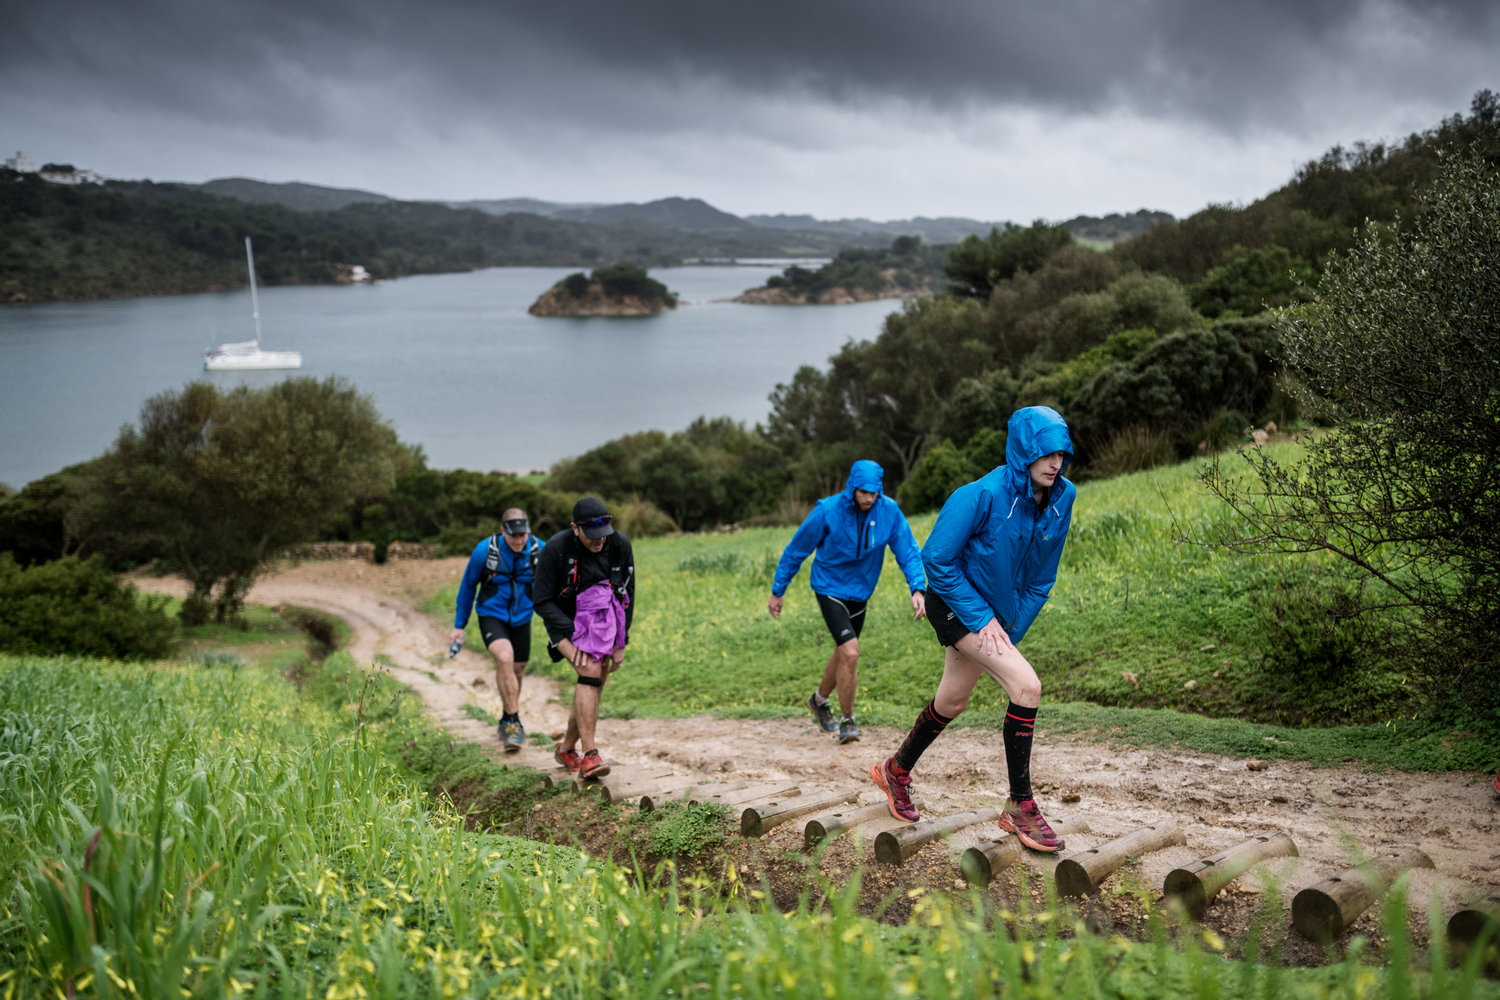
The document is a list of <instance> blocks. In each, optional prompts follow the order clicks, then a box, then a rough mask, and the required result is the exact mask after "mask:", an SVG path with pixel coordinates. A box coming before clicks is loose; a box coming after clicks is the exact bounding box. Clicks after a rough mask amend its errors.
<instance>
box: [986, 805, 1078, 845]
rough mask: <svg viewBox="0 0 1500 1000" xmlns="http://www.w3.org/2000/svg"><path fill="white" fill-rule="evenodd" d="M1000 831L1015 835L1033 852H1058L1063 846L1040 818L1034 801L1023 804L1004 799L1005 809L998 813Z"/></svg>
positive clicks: (1039, 812)
mask: <svg viewBox="0 0 1500 1000" xmlns="http://www.w3.org/2000/svg"><path fill="white" fill-rule="evenodd" d="M1000 829H1002V830H1005V831H1007V832H1009V833H1013V834H1015V835H1016V836H1017V837H1019V838H1021V843H1023V844H1025V845H1026V846H1027V847H1029V848H1031V849H1032V850H1033V851H1060V850H1062V849H1063V846H1064V845H1063V839H1062V838H1061V837H1059V836H1058V835H1057V834H1056V833H1054V832H1053V830H1052V827H1050V826H1048V825H1047V821H1046V820H1045V819H1043V818H1042V810H1041V809H1040V808H1039V807H1038V806H1037V804H1036V799H1027V800H1026V801H1025V802H1015V801H1012V800H1011V799H1006V800H1005V808H1004V809H1002V810H1001V811H1000Z"/></svg>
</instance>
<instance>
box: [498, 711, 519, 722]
mask: <svg viewBox="0 0 1500 1000" xmlns="http://www.w3.org/2000/svg"><path fill="white" fill-rule="evenodd" d="M500 721H501V722H520V721H521V713H520V712H501V713H500Z"/></svg>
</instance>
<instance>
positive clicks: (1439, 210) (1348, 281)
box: [1204, 152, 1500, 702]
mask: <svg viewBox="0 0 1500 1000" xmlns="http://www.w3.org/2000/svg"><path fill="white" fill-rule="evenodd" d="M1421 201H1422V205H1421V208H1422V211H1421V213H1420V215H1419V217H1418V218H1419V221H1418V222H1417V223H1416V224H1415V225H1412V226H1409V227H1406V226H1403V227H1400V228H1398V229H1395V230H1386V231H1384V232H1381V231H1380V230H1377V229H1373V228H1372V229H1371V230H1370V231H1368V232H1366V233H1365V234H1364V235H1362V236H1361V238H1359V239H1358V240H1357V241H1356V243H1355V245H1354V247H1353V248H1352V249H1351V250H1350V251H1349V252H1348V253H1347V254H1342V255H1339V256H1338V257H1336V258H1335V259H1334V260H1333V261H1332V262H1331V263H1330V265H1329V267H1328V270H1327V273H1326V274H1325V275H1324V277H1323V280H1322V283H1321V286H1320V288H1319V289H1318V293H1317V298H1316V300H1315V301H1314V302H1312V303H1311V304H1309V305H1308V306H1305V307H1302V308H1298V309H1295V310H1292V311H1289V312H1287V313H1284V314H1283V322H1282V350H1283V352H1284V356H1285V361H1286V364H1287V366H1288V368H1289V370H1290V372H1291V373H1292V374H1293V375H1294V376H1295V377H1296V378H1297V380H1298V381H1299V382H1300V385H1301V387H1302V391H1303V393H1304V399H1303V402H1304V403H1305V404H1306V405H1309V406H1311V407H1313V408H1315V410H1316V411H1317V412H1319V413H1320V414H1321V415H1322V416H1323V417H1324V419H1327V420H1329V421H1331V422H1332V423H1333V424H1334V425H1335V430H1334V431H1333V432H1332V433H1329V434H1327V435H1324V436H1321V437H1318V438H1316V439H1314V440H1313V441H1311V442H1310V443H1309V444H1307V446H1306V448H1305V450H1304V451H1303V452H1302V453H1301V455H1300V456H1299V457H1297V458H1294V459H1286V460H1282V459H1277V458H1275V457H1273V456H1272V455H1270V454H1267V453H1265V452H1254V451H1252V452H1247V453H1245V458H1246V460H1247V461H1248V462H1249V464H1250V472H1251V474H1250V475H1248V476H1240V475H1236V474H1234V473H1233V472H1232V471H1231V470H1230V469H1229V468H1227V467H1225V466H1224V465H1222V464H1220V463H1218V462H1215V463H1214V464H1213V465H1212V466H1211V467H1210V468H1209V469H1208V470H1207V471H1206V473H1205V477H1204V478H1205V482H1206V483H1207V485H1208V487H1209V488H1210V489H1211V490H1212V491H1213V492H1215V493H1216V494H1218V495H1219V496H1220V497H1222V498H1223V499H1224V500H1225V501H1226V502H1227V503H1228V504H1229V505H1230V506H1231V507H1232V508H1233V509H1234V511H1235V512H1236V513H1237V514H1238V515H1239V516H1240V518H1241V529H1242V530H1240V531H1239V532H1238V533H1237V534H1236V535H1234V536H1233V537H1228V538H1224V539H1221V541H1223V542H1225V543H1226V544H1230V545H1234V546H1238V547H1242V548H1248V549H1254V550H1261V551H1271V552H1324V553H1329V554H1332V555H1333V556H1335V557H1337V559H1338V560H1339V562H1340V564H1342V565H1343V566H1344V567H1345V568H1346V569H1347V570H1349V571H1350V572H1351V574H1352V575H1353V576H1354V577H1355V578H1356V580H1357V582H1358V583H1359V584H1360V587H1359V592H1360V593H1361V594H1363V602H1362V606H1361V607H1360V608H1359V610H1360V611H1361V612H1362V613H1366V614H1368V613H1371V612H1386V614H1384V615H1382V616H1381V617H1382V618H1383V619H1384V620H1385V621H1387V622H1399V623H1400V631H1399V633H1396V632H1391V633H1388V635H1391V636H1393V637H1396V638H1399V639H1400V640H1401V641H1400V643H1399V645H1398V646H1397V648H1399V649H1400V650H1402V651H1403V652H1404V653H1405V654H1406V655H1407V656H1408V657H1409V658H1410V660H1411V662H1413V663H1414V664H1416V665H1419V666H1421V667H1424V668H1425V672H1426V673H1427V675H1428V676H1429V677H1430V678H1432V679H1433V680H1434V681H1436V682H1438V683H1440V684H1441V685H1442V687H1443V689H1444V690H1446V691H1448V692H1450V693H1452V694H1454V695H1458V696H1464V697H1470V696H1475V695H1477V696H1480V697H1483V698H1485V699H1488V700H1489V701H1491V702H1493V701H1495V700H1496V699H1497V698H1500V684H1496V683H1494V676H1493V671H1494V667H1495V665H1496V659H1497V651H1500V461H1497V457H1500V179H1497V177H1496V174H1495V172H1494V170H1493V169H1492V168H1491V167H1489V166H1488V165H1487V164H1486V163H1485V161H1484V160H1483V159H1481V158H1480V157H1478V156H1472V155H1465V154H1463V153H1459V152H1449V153H1447V154H1445V156H1444V158H1443V164H1442V167H1441V171H1440V174H1439V176H1438V178H1437V180H1436V181H1435V183H1434V184H1433V185H1432V187H1431V188H1430V189H1428V191H1427V192H1426V193H1425V194H1424V195H1423V196H1422V198H1421Z"/></svg>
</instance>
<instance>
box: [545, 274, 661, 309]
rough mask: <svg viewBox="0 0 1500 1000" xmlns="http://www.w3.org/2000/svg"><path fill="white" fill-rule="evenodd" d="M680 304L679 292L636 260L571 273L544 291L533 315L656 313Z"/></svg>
mask: <svg viewBox="0 0 1500 1000" xmlns="http://www.w3.org/2000/svg"><path fill="white" fill-rule="evenodd" d="M676 308H677V296H675V295H673V294H672V293H671V292H669V291H667V286H666V285H663V284H662V283H661V282H660V281H656V280H655V279H653V278H650V277H648V276H647V275H646V271H645V269H644V268H642V267H638V266H636V265H635V264H627V263H621V264H610V265H608V266H607V267H596V268H594V272H593V273H592V274H584V273H583V272H582V271H579V272H578V273H577V274H570V275H568V276H567V277H566V278H564V279H563V280H561V281H559V282H558V283H557V284H555V285H553V286H552V287H551V288H549V289H547V290H546V291H545V292H543V293H542V294H541V297H540V298H538V299H537V300H536V301H535V302H533V303H532V304H531V308H530V309H528V310H527V312H529V313H531V315H533V316H654V315H656V314H657V313H659V312H665V311H666V310H668V309H676Z"/></svg>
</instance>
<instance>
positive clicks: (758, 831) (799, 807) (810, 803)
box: [740, 788, 859, 837]
mask: <svg viewBox="0 0 1500 1000" xmlns="http://www.w3.org/2000/svg"><path fill="white" fill-rule="evenodd" d="M858 798H859V789H857V788H835V789H834V790H833V791H831V792H820V793H818V794H816V795H799V796H796V797H795V798H787V797H785V796H783V797H782V798H780V799H778V800H776V801H774V802H764V803H756V804H754V805H749V806H746V807H745V811H744V812H742V813H740V835H741V836H744V837H761V836H764V835H765V834H767V833H769V832H770V831H771V830H774V829H775V828H776V827H778V826H780V825H781V824H783V823H786V822H788V821H789V820H794V819H796V818H797V817H798V816H806V815H807V814H808V813H815V812H818V811H820V810H823V809H827V808H828V807H829V806H834V805H838V804H840V803H843V802H854V801H856V800H857V799H858Z"/></svg>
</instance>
